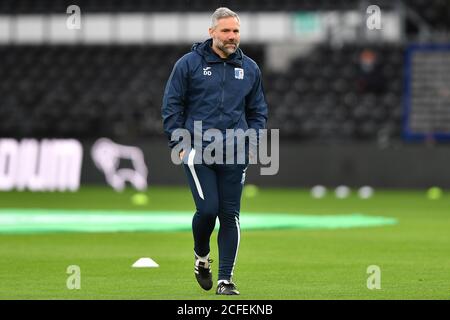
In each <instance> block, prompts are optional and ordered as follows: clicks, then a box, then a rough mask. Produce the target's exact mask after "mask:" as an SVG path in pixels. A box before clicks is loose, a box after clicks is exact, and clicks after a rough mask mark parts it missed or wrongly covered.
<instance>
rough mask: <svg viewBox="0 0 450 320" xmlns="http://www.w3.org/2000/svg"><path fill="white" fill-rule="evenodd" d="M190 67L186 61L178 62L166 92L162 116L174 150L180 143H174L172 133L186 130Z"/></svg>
mask: <svg viewBox="0 0 450 320" xmlns="http://www.w3.org/2000/svg"><path fill="white" fill-rule="evenodd" d="M188 72H189V71H188V66H187V63H186V60H185V59H183V58H181V59H180V60H178V61H177V63H176V64H175V66H174V67H173V70H172V73H171V74H170V77H169V80H168V81H167V84H166V88H165V90H164V97H163V103H162V108H161V115H162V119H163V127H164V133H165V134H166V136H167V137H168V139H169V147H170V148H173V147H174V146H175V145H177V143H178V141H172V140H171V136H172V132H173V131H175V130H176V129H178V128H184V123H185V120H186V119H185V105H186V91H187V86H188Z"/></svg>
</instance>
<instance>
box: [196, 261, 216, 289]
mask: <svg viewBox="0 0 450 320" xmlns="http://www.w3.org/2000/svg"><path fill="white" fill-rule="evenodd" d="M211 262H213V261H212V259H208V260H207V261H206V262H204V261H200V260H199V259H198V258H197V257H195V270H194V272H195V278H196V279H197V282H198V284H199V285H200V287H202V289H204V290H211V288H212V287H213V281H212V274H211Z"/></svg>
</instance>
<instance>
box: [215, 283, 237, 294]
mask: <svg viewBox="0 0 450 320" xmlns="http://www.w3.org/2000/svg"><path fill="white" fill-rule="evenodd" d="M216 294H223V295H227V296H232V295H239V294H240V293H239V291H238V290H237V288H236V285H235V284H234V283H233V282H228V281H227V282H223V281H222V282H220V283H219V285H218V286H217V290H216Z"/></svg>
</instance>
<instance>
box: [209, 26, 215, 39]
mask: <svg viewBox="0 0 450 320" xmlns="http://www.w3.org/2000/svg"><path fill="white" fill-rule="evenodd" d="M213 31H214V29H213V28H209V29H208V33H209V36H210V37H211V38H212V34H213Z"/></svg>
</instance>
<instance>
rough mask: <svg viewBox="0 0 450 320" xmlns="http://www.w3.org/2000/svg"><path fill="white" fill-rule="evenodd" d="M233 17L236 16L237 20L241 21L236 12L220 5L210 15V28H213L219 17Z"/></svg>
mask: <svg viewBox="0 0 450 320" xmlns="http://www.w3.org/2000/svg"><path fill="white" fill-rule="evenodd" d="M228 17H233V18H236V19H237V21H238V22H241V20H240V19H239V16H238V14H237V13H236V12H234V11H231V10H230V9H228V8H226V7H220V8H217V9H216V11H214V13H213V15H212V17H211V28H215V27H216V26H217V21H218V20H219V19H223V18H228Z"/></svg>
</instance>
